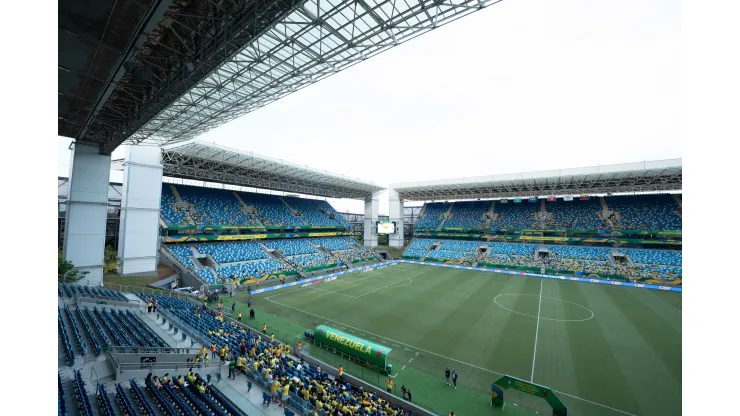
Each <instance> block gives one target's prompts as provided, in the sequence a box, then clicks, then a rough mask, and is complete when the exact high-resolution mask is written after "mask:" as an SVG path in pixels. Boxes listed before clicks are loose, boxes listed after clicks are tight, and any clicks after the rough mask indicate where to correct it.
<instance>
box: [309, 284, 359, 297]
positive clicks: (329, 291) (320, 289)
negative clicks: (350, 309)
mask: <svg viewBox="0 0 740 416" xmlns="http://www.w3.org/2000/svg"><path fill="white" fill-rule="evenodd" d="M311 289H313V290H319V291H321V292H326V293H334V294H335V295H342V296H346V297H348V298H353V299H356V298H355V297H354V296H352V295H348V294H346V293H341V292H335V291H333V290H327V289H322V288H320V287H318V286H312V287H311Z"/></svg>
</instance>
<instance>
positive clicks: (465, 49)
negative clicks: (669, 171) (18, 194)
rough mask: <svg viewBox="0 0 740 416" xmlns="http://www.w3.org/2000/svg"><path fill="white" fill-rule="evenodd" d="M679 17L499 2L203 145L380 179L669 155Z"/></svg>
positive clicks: (656, 0)
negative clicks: (227, 148) (233, 149)
mask: <svg viewBox="0 0 740 416" xmlns="http://www.w3.org/2000/svg"><path fill="white" fill-rule="evenodd" d="M680 24H681V6H680V2H679V1H676V0H673V1H671V0H621V1H618V2H615V1H613V0H557V1H554V0H549V1H548V0H505V1H503V2H501V3H499V4H497V5H494V6H492V7H489V8H487V9H485V10H482V11H480V12H476V13H473V14H472V15H469V16H467V17H465V18H463V19H461V20H458V21H456V22H453V23H451V24H448V25H445V26H443V27H441V28H439V29H437V30H434V31H432V32H430V33H427V34H425V35H423V36H421V37H419V38H416V39H414V40H412V41H410V42H408V43H405V44H403V45H401V46H398V47H396V48H394V49H391V50H389V51H387V52H385V53H383V54H381V55H378V56H376V57H373V58H372V59H370V60H368V61H366V62H363V63H360V64H358V65H355V66H353V67H351V68H349V69H347V70H345V71H343V72H341V73H339V74H337V75H334V76H332V77H330V78H327V79H325V80H323V81H321V82H319V83H317V84H315V85H313V86H310V87H308V88H305V89H303V90H301V91H299V92H297V93H294V94H292V95H290V96H288V97H286V98H283V99H281V100H279V101H277V102H275V103H272V104H270V105H268V106H266V107H263V108H262V109H259V110H257V111H255V112H253V113H250V114H247V115H246V116H244V117H242V118H240V119H237V120H234V121H232V122H231V123H229V124H226V125H224V126H221V127H219V128H217V129H215V130H212V131H210V132H208V133H206V134H204V135H203V136H201V137H200V138H199V139H198V140H202V141H206V142H213V143H218V144H220V145H224V146H228V147H232V148H236V149H240V150H245V151H253V152H255V153H259V154H263V155H267V156H271V157H276V158H280V159H284V160H288V161H291V162H295V163H300V164H305V165H309V166H311V167H314V168H317V169H323V170H327V171H331V172H336V173H341V174H344V175H347V176H352V177H357V178H362V179H366V180H369V181H372V182H375V183H377V184H379V185H381V186H387V185H388V184H390V183H396V182H409V181H420V180H432V179H444V178H454V177H461V176H478V175H494V174H501V173H517V172H529V171H537V170H546V169H558V168H573V167H583V166H594V165H599V164H611V163H624V162H637V161H643V160H657V159H670V158H677V157H681V141H680V137H679V129H680V98H681V95H680V94H681V91H680V75H681V72H680V59H681V56H680V52H681V26H680ZM68 145H69V139H65V138H59V175H60V176H67V175H68V174H69V156H70V155H69V151H68V150H67V146H68ZM123 154H124V153H123V151H122V149H118V150H117V151H116V152H114V155H113V156H114V158H117V157H123ZM121 176H122V175H120V173H118V172H113V173H112V175H111V180H114V181H120V180H121ZM387 200H388V197H387V193H384V194H383V195H381V203H380V212H381V213H387V212H388V202H387ZM331 202H332V203H333V204H334V205H335V207H336V208H337V209H339V210H340V211H342V212H345V211H350V212H362V203H360V202H357V201H333V200H332V201H331Z"/></svg>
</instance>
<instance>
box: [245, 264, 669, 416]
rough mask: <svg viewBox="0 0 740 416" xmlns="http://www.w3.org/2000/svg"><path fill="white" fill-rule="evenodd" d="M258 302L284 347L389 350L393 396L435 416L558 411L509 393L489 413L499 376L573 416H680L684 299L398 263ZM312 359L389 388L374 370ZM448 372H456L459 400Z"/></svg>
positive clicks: (326, 357) (317, 352)
mask: <svg viewBox="0 0 740 416" xmlns="http://www.w3.org/2000/svg"><path fill="white" fill-rule="evenodd" d="M237 297H241V296H240V295H237V296H235V298H237ZM253 302H254V307H255V309H256V310H257V321H258V323H257V324H253V326H255V327H257V326H258V325H259V324H261V323H262V322H263V321H267V322H268V325H269V330H268V333H269V332H271V331H282V332H279V334H278V335H279V338H280V339H283V340H287V339H291V338H293V339H294V338H295V336H298V335H299V334H302V331H303V330H308V329H312V328H314V327H315V326H316V325H319V324H326V325H329V326H333V327H335V328H337V329H340V330H342V331H345V332H348V333H351V334H354V335H356V336H359V337H362V338H366V339H369V340H371V341H373V342H376V343H380V344H383V345H386V346H388V347H390V348H392V349H393V351H392V352H391V353H390V355H389V362H390V363H392V364H393V374H392V376H393V377H394V383H395V385H396V387H397V388H400V386H401V385H405V386H406V387H407V388H410V389H411V391H412V393H413V402H415V403H417V404H418V405H420V406H422V407H425V408H427V409H429V410H431V411H434V412H435V413H438V414H448V413H449V412H450V411H453V410H454V411H455V414H456V415H463V416H467V415H469V416H473V415H484V414H492V413H503V414H535V412H537V413H539V414H550V413H551V410H549V407H548V406H547V404H546V403H545V401H544V400H543V399H539V398H536V397H532V396H527V395H525V394H524V393H520V392H516V391H513V390H508V391H507V392H506V395H505V398H506V406H505V407H504V409H503V410H500V409H492V408H490V407H489V403H490V397H491V394H490V392H491V384H492V383H493V382H494V381H496V380H497V379H498V378H500V377H501V376H502V375H503V374H507V375H510V376H514V377H517V378H520V379H523V380H527V381H532V382H534V383H537V384H540V385H544V386H547V387H550V388H551V389H552V390H553V391H555V392H556V394H557V395H558V397H559V398H560V400H561V401H562V402H563V403H565V405H566V406H567V407H568V411H569V413H570V414H572V415H620V414H622V415H624V414H627V415H676V414H680V413H681V302H682V301H681V294H678V293H670V292H661V291H654V290H645V289H635V288H625V287H616V286H611V285H599V284H591V283H581V282H570V281H560V280H553V279H539V278H532V277H525V276H517V275H505V274H497V273H487V272H478V271H470V270H461V269H452V268H442V267H431V266H424V265H412V264H398V265H395V266H391V267H387V268H382V269H379V270H375V271H372V272H367V273H356V274H352V275H349V276H348V277H341V278H340V279H338V280H335V281H332V282H327V283H321V284H319V285H316V286H313V287H310V288H289V289H282V290H277V291H274V292H268V293H265V294H263V295H258V296H255V297H254V299H253ZM245 306H246V305H240V306H239V308H240V309H242V310H244V311H246V308H245ZM294 334H295V336H294ZM309 354H311V355H313V356H315V357H317V358H319V359H321V360H323V361H325V362H327V363H329V364H330V365H333V366H338V365H339V364H340V363H341V364H343V365H344V368H345V371H347V372H349V373H350V374H352V375H355V376H357V377H360V378H363V379H364V380H366V381H369V382H371V383H373V384H376V385H380V386H382V387H385V382H386V380H387V377H384V376H382V375H380V374H378V373H376V372H374V371H372V370H370V369H368V368H364V367H361V366H358V365H356V364H354V363H350V362H348V361H346V360H344V359H342V358H341V357H339V356H336V355H334V354H331V353H329V352H327V351H324V350H321V349H319V348H317V347H313V346H311V347H310V350H309ZM446 367H449V368H450V370H452V369H455V370H456V371H457V372H458V374H459V380H458V388H457V389H456V390H455V389H453V388H452V387H448V386H447V385H445V382H444V370H445V368H446ZM399 395H400V393H399Z"/></svg>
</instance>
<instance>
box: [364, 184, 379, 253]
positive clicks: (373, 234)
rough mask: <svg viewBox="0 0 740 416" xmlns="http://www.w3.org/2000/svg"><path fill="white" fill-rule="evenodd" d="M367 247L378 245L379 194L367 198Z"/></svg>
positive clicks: (365, 220)
mask: <svg viewBox="0 0 740 416" xmlns="http://www.w3.org/2000/svg"><path fill="white" fill-rule="evenodd" d="M364 222H365V247H377V246H378V228H377V226H376V224H375V223H377V222H378V196H377V195H373V197H372V198H369V199H366V200H365V219H364Z"/></svg>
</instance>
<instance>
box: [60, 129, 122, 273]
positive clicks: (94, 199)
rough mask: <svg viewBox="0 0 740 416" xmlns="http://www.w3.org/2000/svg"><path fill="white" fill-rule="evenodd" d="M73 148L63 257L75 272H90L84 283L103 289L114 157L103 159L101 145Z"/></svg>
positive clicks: (107, 156) (80, 145) (83, 144)
mask: <svg viewBox="0 0 740 416" xmlns="http://www.w3.org/2000/svg"><path fill="white" fill-rule="evenodd" d="M73 146H74V149H73V151H72V160H71V165H72V166H71V167H70V169H69V194H68V196H67V214H66V220H65V221H66V222H65V227H64V247H63V253H62V255H63V256H64V259H65V260H68V261H71V262H72V264H74V266H75V268H77V269H78V270H80V271H82V272H87V274H86V275H85V276H84V277H83V279H82V280H81V282H86V283H88V284H94V285H100V284H102V283H103V263H104V260H103V256H104V253H105V225H106V220H107V217H108V183H109V180H110V155H101V154H100V153H99V148H98V146H97V145H92V144H85V143H79V142H75V143H73Z"/></svg>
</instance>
